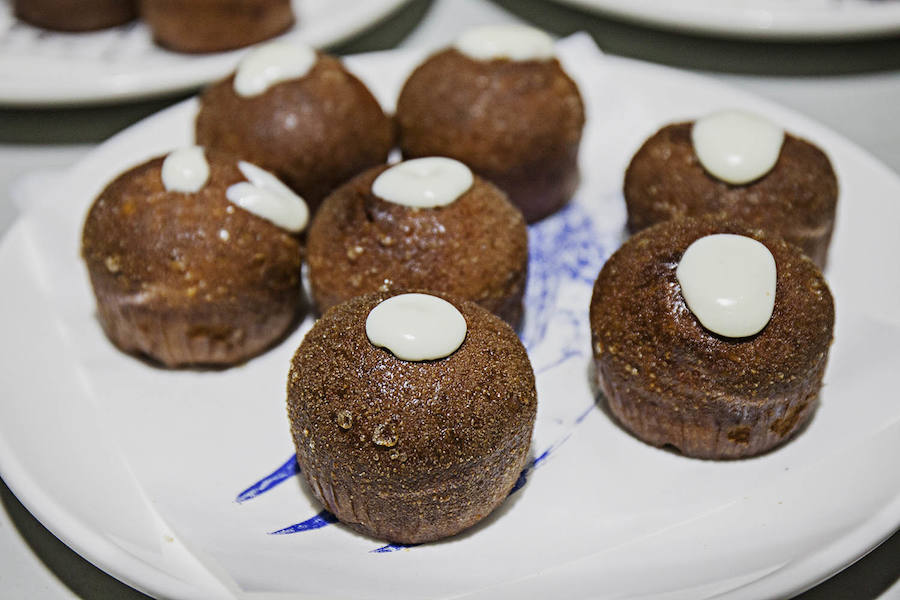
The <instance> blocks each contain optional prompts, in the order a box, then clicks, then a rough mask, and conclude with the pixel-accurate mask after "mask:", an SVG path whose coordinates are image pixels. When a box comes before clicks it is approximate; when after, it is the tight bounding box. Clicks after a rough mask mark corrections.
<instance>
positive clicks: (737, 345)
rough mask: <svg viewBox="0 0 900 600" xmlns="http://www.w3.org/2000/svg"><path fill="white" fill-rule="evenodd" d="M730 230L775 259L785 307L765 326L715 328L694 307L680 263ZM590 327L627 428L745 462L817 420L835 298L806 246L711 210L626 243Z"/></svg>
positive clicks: (605, 273) (605, 277)
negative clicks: (748, 331)
mask: <svg viewBox="0 0 900 600" xmlns="http://www.w3.org/2000/svg"><path fill="white" fill-rule="evenodd" d="M721 233H730V234H738V235H740V236H746V237H749V238H751V241H750V243H752V240H756V241H758V242H761V243H762V244H763V245H764V247H765V248H766V249H768V252H770V254H771V257H772V258H774V263H773V267H774V270H773V274H772V285H773V289H774V304H773V305H772V308H771V311H772V312H771V318H770V319H769V320H768V322H767V323H766V324H765V325H764V327H763V328H762V330H761V331H759V332H758V333H755V334H752V335H747V336H743V337H728V336H725V335H721V334H717V333H713V332H712V331H710V330H709V329H707V327H706V326H704V325H703V324H701V321H700V319H699V317H698V316H697V314H695V312H694V310H695V308H692V307H691V306H689V305H688V304H687V303H686V300H685V298H686V296H685V294H684V289H683V286H682V284H681V282H680V280H679V277H678V274H677V271H678V269H679V268H680V266H679V265H680V262H682V261H683V260H684V255H685V254H686V250H687V249H688V248H689V247H691V246H692V245H693V244H694V242H696V241H697V240H700V239H703V238H705V237H706V236H710V235H711V234H721ZM744 241H746V240H744ZM763 251H765V250H763ZM776 271H777V275H776V274H775V273H776ZM741 277H743V275H741ZM769 300H770V301H771V298H769ZM701 314H702V313H701ZM590 325H591V333H592V339H593V351H594V359H595V364H596V375H597V380H598V383H599V386H600V389H601V390H602V391H603V394H604V395H605V397H606V401H607V403H608V406H609V409H610V411H611V412H612V413H613V414H614V415H615V416H616V418H617V419H618V420H619V421H620V422H621V423H622V425H623V426H624V427H625V428H626V429H628V430H629V431H631V432H632V433H633V434H634V435H636V436H637V437H638V438H640V439H641V440H643V441H645V442H647V443H649V444H653V445H656V446H664V445H669V446H673V447H675V448H677V449H678V450H680V451H681V452H682V453H684V454H685V455H688V456H694V457H701V458H716V459H723V458H738V457H746V456H752V455H755V454H759V453H761V452H764V451H766V450H768V449H770V448H773V447H774V446H777V445H778V444H780V443H782V442H784V441H785V440H788V439H789V438H790V437H791V436H792V435H793V434H794V433H795V432H797V431H798V430H799V429H800V428H801V427H802V426H803V425H804V424H805V423H806V422H807V421H808V420H809V419H810V417H811V416H812V414H813V411H814V409H815V407H816V405H817V402H818V394H819V388H820V387H821V385H822V376H823V374H824V372H825V364H826V361H827V358H828V350H829V346H830V344H831V341H832V331H833V326H834V306H833V302H832V298H831V293H830V292H829V290H828V286H827V285H826V283H825V280H824V279H823V277H822V274H821V272H820V271H819V270H818V268H816V266H815V265H814V264H813V263H812V262H811V261H810V260H809V259H808V258H807V257H806V256H805V255H804V254H803V253H801V252H800V251H799V249H797V248H796V247H795V246H793V245H791V244H788V243H786V242H784V241H783V240H782V239H780V238H778V237H777V236H775V235H773V234H771V233H769V232H763V231H762V230H758V229H752V228H749V227H747V226H746V225H744V224H743V223H740V222H735V221H728V220H723V219H721V218H716V217H711V216H706V217H702V218H686V219H674V220H670V221H667V222H665V223H661V224H658V225H654V226H653V227H650V228H648V229H646V230H644V231H642V232H640V233H638V234H637V235H635V236H634V237H632V238H631V239H629V240H628V241H627V242H625V244H624V245H623V246H622V247H621V248H620V249H619V250H618V251H617V252H616V253H615V254H613V256H612V257H611V258H610V259H609V260H608V261H607V263H606V264H605V265H604V266H603V269H602V271H601V272H600V276H599V277H598V279H597V282H596V284H595V285H594V292H593V297H592V299H591V305H590Z"/></svg>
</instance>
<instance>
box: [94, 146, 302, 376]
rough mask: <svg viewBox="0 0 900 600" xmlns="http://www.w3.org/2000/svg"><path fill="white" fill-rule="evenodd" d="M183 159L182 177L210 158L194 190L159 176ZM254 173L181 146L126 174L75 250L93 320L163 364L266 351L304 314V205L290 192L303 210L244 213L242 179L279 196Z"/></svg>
mask: <svg viewBox="0 0 900 600" xmlns="http://www.w3.org/2000/svg"><path fill="white" fill-rule="evenodd" d="M185 156H187V158H188V159H193V163H191V161H190V160H188V161H187V165H188V166H187V167H186V169H185V170H183V172H184V173H188V175H190V173H191V172H193V173H197V172H200V171H202V168H203V167H202V162H203V161H205V164H206V165H207V169H208V176H207V177H206V178H205V179H203V178H202V177H201V178H200V179H198V180H196V185H195V186H194V188H196V191H178V190H177V189H169V187H167V184H166V183H164V176H163V173H164V172H166V173H168V171H167V169H169V168H170V167H171V166H172V165H173V164H174V165H175V167H176V170H177V167H178V163H177V162H176V161H175V159H172V162H168V165H169V166H166V167H164V165H166V164H167V162H166V161H169V159H170V158H171V157H180V158H181V159H184V157H185ZM198 164H200V165H201V166H199V167H197V168H194V169H193V171H191V168H192V167H193V166H196V165H198ZM248 169H250V170H248ZM258 172H262V170H261V169H258V168H257V169H255V170H253V167H252V165H250V167H249V168H248V167H247V166H246V163H243V162H240V163H239V161H238V159H236V158H235V157H233V156H231V155H227V154H224V153H221V152H218V151H215V150H206V151H205V153H204V152H203V150H202V149H200V148H194V149H184V150H181V151H178V152H173V153H172V154H170V155H168V156H167V157H159V158H155V159H153V160H150V161H148V162H146V163H144V164H142V165H139V166H137V167H134V168H133V169H131V170H129V171H127V172H126V173H123V174H122V175H120V176H119V177H117V178H116V179H115V180H114V181H113V182H112V183H110V184H109V185H108V186H107V187H106V189H105V190H103V192H102V193H101V194H100V195H99V196H98V197H97V199H96V200H95V202H94V204H93V206H92V207H91V209H90V212H89V214H88V216H87V220H86V222H85V225H84V231H83V238H82V255H83V257H84V260H85V262H86V263H87V268H88V273H89V274H90V278H91V284H92V285H93V289H94V294H95V296H96V298H97V317H98V319H99V321H100V324H101V325H102V326H103V329H104V331H105V332H106V334H107V335H108V336H109V338H110V340H112V342H113V343H114V344H115V345H116V346H118V347H119V348H120V349H121V350H123V351H124V352H127V353H132V354H137V355H142V356H146V357H148V358H150V359H152V360H154V361H158V362H160V363H162V364H163V365H165V366H167V367H178V366H186V365H232V364H235V363H239V362H242V361H244V360H246V359H248V358H250V357H252V356H254V355H256V354H258V353H260V352H262V351H263V350H264V349H266V348H267V347H269V346H270V345H272V344H273V343H274V342H275V341H277V340H278V339H279V338H280V337H282V336H283V335H284V334H285V333H286V332H287V331H288V330H289V328H290V327H291V326H292V325H293V324H295V323H296V322H297V321H298V319H299V318H300V317H301V316H302V307H303V303H302V302H301V298H302V296H301V287H300V273H301V258H302V248H301V243H300V240H299V234H298V233H295V232H293V231H290V230H288V229H291V230H296V229H297V227H298V226H300V227H302V225H298V224H299V223H302V222H303V220H304V219H305V210H306V209H305V207H304V206H302V201H300V200H299V199H298V198H297V197H296V196H293V200H290V199H289V200H288V201H290V202H295V203H300V204H299V205H297V211H298V214H299V217H298V218H297V219H295V220H294V222H293V224H285V223H284V222H283V220H282V222H281V224H280V225H276V224H275V223H274V222H272V220H270V217H272V216H273V214H274V213H272V214H270V215H269V216H268V217H265V218H263V217H260V216H257V214H254V213H251V212H250V210H251V209H252V210H256V211H257V212H259V208H258V207H256V208H254V207H253V206H249V208H248V209H244V208H241V206H240V205H239V204H237V203H236V202H240V201H241V197H240V196H241V194H242V193H243V189H245V188H246V189H249V190H250V191H251V192H254V190H255V193H256V194H257V196H259V195H260V193H264V194H272V193H278V190H277V189H276V188H277V184H276V188H268V191H266V190H264V192H259V190H260V189H261V188H266V186H267V185H268V183H267V181H266V177H265V175H268V174H265V173H264V172H262V173H264V175H263V176H262V180H260V178H259V177H260V176H258ZM167 176H168V175H167ZM176 176H177V173H176ZM268 177H269V178H271V180H274V181H276V182H277V180H276V179H275V177H274V176H272V175H268ZM176 178H177V177H176ZM248 179H249V180H250V181H248ZM168 180H169V179H166V181H168ZM251 182H252V183H251ZM248 186H252V187H248ZM282 188H284V186H283V185H282ZM192 189H193V188H192ZM235 191H237V192H239V193H238V194H237V196H235ZM284 191H285V192H286V193H288V194H290V193H291V192H290V190H288V189H287V188H284ZM229 198H234V201H232V200H229ZM291 206H293V205H291ZM263 208H265V207H263ZM270 212H271V211H270ZM275 216H277V215H275ZM298 219H299V220H298ZM286 227H287V229H286Z"/></svg>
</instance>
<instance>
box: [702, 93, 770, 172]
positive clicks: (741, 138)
mask: <svg viewBox="0 0 900 600" xmlns="http://www.w3.org/2000/svg"><path fill="white" fill-rule="evenodd" d="M691 140H692V142H693V144H694V151H695V152H696V153H697V158H699V159H700V164H701V165H703V168H704V169H706V171H707V172H708V173H709V174H710V175H712V176H714V177H716V178H717V179H720V180H722V181H725V182H726V183H731V184H735V185H740V184H744V183H749V182H751V181H754V180H756V179H759V178H760V177H762V176H763V175H765V174H766V173H768V172H769V171H770V170H772V167H774V166H775V163H776V162H777V161H778V155H779V154H780V153H781V146H782V144H783V143H784V130H783V129H782V128H780V127H778V126H777V125H775V124H774V123H772V122H771V121H769V120H767V119H764V118H763V117H760V116H758V115H755V114H753V113H749V112H745V111H740V110H726V111H720V112H716V113H712V114H710V115H708V116H706V117H703V118H701V119H698V120H697V121H696V122H695V123H694V126H693V128H692V130H691Z"/></svg>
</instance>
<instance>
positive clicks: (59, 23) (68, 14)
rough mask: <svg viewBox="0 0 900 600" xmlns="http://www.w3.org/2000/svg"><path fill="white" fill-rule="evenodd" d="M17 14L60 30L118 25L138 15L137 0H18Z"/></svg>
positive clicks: (90, 29) (30, 21) (15, 8)
mask: <svg viewBox="0 0 900 600" xmlns="http://www.w3.org/2000/svg"><path fill="white" fill-rule="evenodd" d="M13 12H14V13H15V15H16V17H18V18H19V19H21V20H23V21H25V22H26V23H29V24H31V25H35V26H37V27H42V28H44V29H53V30H56V31H93V30H96V29H106V28H107V27H115V26H116V25H122V24H123V23H127V22H129V21H131V20H133V19H134V18H135V17H136V16H137V3H136V0H14V1H13Z"/></svg>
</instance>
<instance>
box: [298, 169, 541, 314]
mask: <svg viewBox="0 0 900 600" xmlns="http://www.w3.org/2000/svg"><path fill="white" fill-rule="evenodd" d="M423 161H443V162H444V163H445V164H449V167H450V168H454V167H457V168H459V169H461V170H464V171H465V173H468V174H469V181H471V184H469V185H465V184H463V186H461V188H460V190H461V192H460V193H459V195H458V197H456V198H455V200H453V201H451V202H450V203H448V204H446V205H443V206H435V207H419V206H407V205H404V204H400V203H398V202H394V201H391V200H389V199H384V198H383V197H379V195H377V194H376V193H375V191H373V186H374V185H375V183H376V182H378V181H379V180H381V181H383V180H382V179H380V176H381V175H382V174H385V175H387V174H389V173H391V172H394V170H395V169H398V168H400V167H407V166H409V167H415V166H416V164H420V163H421V162H423ZM416 183H417V182H410V184H411V185H415V184H416ZM405 189H409V186H407V187H406V188H405ZM385 195H389V194H385ZM307 253H308V261H309V282H310V288H311V292H312V297H313V301H314V302H315V304H316V306H317V307H318V309H319V311H320V312H324V311H325V310H327V309H328V308H330V307H332V306H334V305H335V304H338V303H340V302H343V301H345V300H348V299H349V298H352V297H353V296H357V295H359V294H362V293H365V292H373V291H377V290H380V291H390V290H395V289H430V290H434V291H438V292H445V293H448V294H453V295H455V296H458V297H460V298H464V299H466V300H471V301H474V302H477V303H478V304H480V305H481V306H483V307H484V308H486V309H488V310H489V311H491V312H493V313H495V314H496V315H498V316H499V317H501V318H502V319H504V320H505V321H506V322H508V323H509V324H510V325H512V326H513V327H516V326H518V324H519V322H520V320H521V318H522V312H523V306H522V296H523V294H524V291H525V279H526V275H527V270H528V232H527V230H526V227H525V221H524V219H523V218H522V214H521V213H520V212H519V210H518V209H516V207H514V206H513V205H512V204H511V203H510V202H509V201H508V200H507V199H506V196H505V195H504V194H503V192H502V191H500V190H499V189H498V188H497V187H496V186H494V185H493V184H491V183H490V182H488V181H485V180H483V179H481V178H480V177H478V176H474V175H472V174H471V171H469V170H468V168H466V167H465V166H464V165H462V164H461V163H459V162H457V161H454V160H451V159H445V158H428V159H418V160H414V161H406V162H405V163H401V165H399V166H395V167H393V168H390V169H389V167H388V166H387V165H384V166H380V167H373V168H372V169H369V170H368V171H366V172H365V173H362V174H361V175H359V176H357V177H356V178H354V179H353V180H351V181H349V182H348V183H346V184H345V185H343V186H341V187H340V188H338V189H337V190H335V191H334V193H332V194H331V195H330V196H329V197H328V198H327V199H326V200H325V202H323V203H322V206H321V207H320V209H319V212H318V213H317V214H316V215H315V217H314V218H313V221H312V223H311V224H310V228H309V235H308V238H307Z"/></svg>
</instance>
